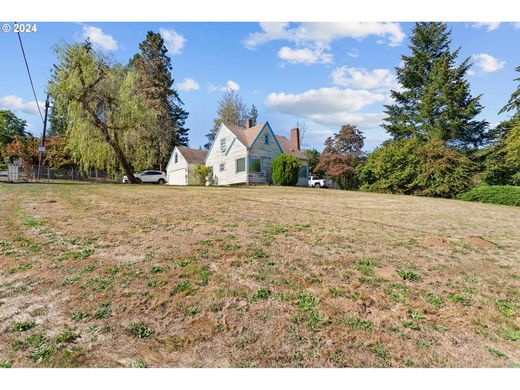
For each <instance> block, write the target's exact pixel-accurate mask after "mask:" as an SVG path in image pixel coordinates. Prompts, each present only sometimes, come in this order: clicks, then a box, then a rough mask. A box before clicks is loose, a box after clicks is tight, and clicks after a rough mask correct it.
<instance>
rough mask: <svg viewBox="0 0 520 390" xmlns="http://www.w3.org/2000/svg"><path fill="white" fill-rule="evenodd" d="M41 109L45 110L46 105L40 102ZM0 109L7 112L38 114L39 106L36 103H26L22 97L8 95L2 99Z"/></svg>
mask: <svg viewBox="0 0 520 390" xmlns="http://www.w3.org/2000/svg"><path fill="white" fill-rule="evenodd" d="M39 104H40V108H42V109H43V107H44V105H45V103H44V102H39ZM0 107H2V108H3V109H6V110H12V111H21V112H24V113H26V114H34V115H36V114H38V106H37V105H36V102H35V101H30V102H24V101H23V99H22V98H21V97H18V96H15V95H8V96H4V97H2V98H0Z"/></svg>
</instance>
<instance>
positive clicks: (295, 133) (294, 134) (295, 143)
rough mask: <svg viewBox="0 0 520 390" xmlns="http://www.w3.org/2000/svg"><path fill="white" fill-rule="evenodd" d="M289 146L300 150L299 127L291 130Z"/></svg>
mask: <svg viewBox="0 0 520 390" xmlns="http://www.w3.org/2000/svg"><path fill="white" fill-rule="evenodd" d="M291 146H292V147H293V149H294V150H300V129H299V128H295V129H292V130H291Z"/></svg>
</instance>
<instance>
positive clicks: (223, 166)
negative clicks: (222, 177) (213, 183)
mask: <svg viewBox="0 0 520 390" xmlns="http://www.w3.org/2000/svg"><path fill="white" fill-rule="evenodd" d="M225 168H226V164H225V163H220V165H219V167H218V169H219V171H220V172H222V171H223V170H224V169H225Z"/></svg>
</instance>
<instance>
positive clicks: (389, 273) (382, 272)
mask: <svg viewBox="0 0 520 390" xmlns="http://www.w3.org/2000/svg"><path fill="white" fill-rule="evenodd" d="M374 272H375V274H376V275H377V276H379V277H381V278H385V279H392V278H394V277H395V275H396V273H395V267H391V266H387V267H382V268H374Z"/></svg>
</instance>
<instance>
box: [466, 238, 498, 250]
mask: <svg viewBox="0 0 520 390" xmlns="http://www.w3.org/2000/svg"><path fill="white" fill-rule="evenodd" d="M464 241H465V242H467V243H468V244H472V245H477V246H481V247H486V248H489V247H493V246H495V243H494V242H491V241H489V240H486V239H485V238H483V237H481V236H468V237H466V238H465V239H464Z"/></svg>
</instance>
